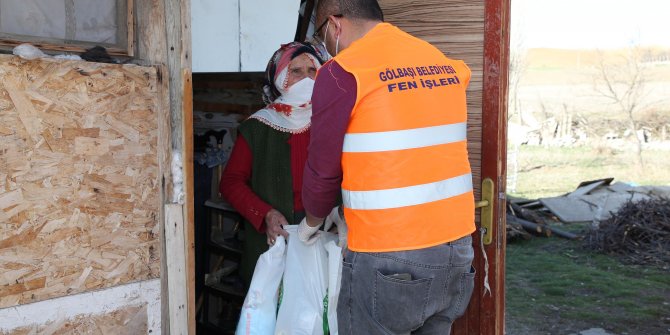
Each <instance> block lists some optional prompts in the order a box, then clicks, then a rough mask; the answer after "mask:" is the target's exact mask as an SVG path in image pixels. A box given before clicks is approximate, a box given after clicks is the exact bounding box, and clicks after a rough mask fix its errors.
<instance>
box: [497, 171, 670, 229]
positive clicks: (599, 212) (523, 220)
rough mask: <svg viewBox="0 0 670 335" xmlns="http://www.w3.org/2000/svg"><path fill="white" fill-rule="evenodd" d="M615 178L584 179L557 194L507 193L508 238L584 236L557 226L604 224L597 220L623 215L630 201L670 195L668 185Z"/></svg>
mask: <svg viewBox="0 0 670 335" xmlns="http://www.w3.org/2000/svg"><path fill="white" fill-rule="evenodd" d="M613 180H614V178H605V179H598V180H592V181H585V182H582V183H580V184H579V185H578V186H577V188H576V189H575V190H574V191H572V192H570V193H567V194H564V195H561V196H557V197H546V198H539V199H535V200H528V199H519V198H514V197H511V196H508V198H507V241H508V242H510V241H514V240H517V239H529V238H531V237H532V236H552V235H555V236H559V237H564V238H569V239H576V238H581V236H579V235H577V234H574V233H571V232H568V231H565V230H564V229H560V228H557V226H559V227H560V226H561V225H563V224H571V223H590V224H591V225H592V226H593V227H603V225H599V224H598V223H601V222H606V221H608V220H610V219H611V218H618V217H620V216H621V215H620V214H617V212H618V211H619V210H620V209H621V208H622V207H623V206H624V205H626V204H628V203H639V202H640V201H647V200H650V199H659V198H670V187H668V186H633V185H629V184H626V183H621V182H616V183H612V182H613Z"/></svg>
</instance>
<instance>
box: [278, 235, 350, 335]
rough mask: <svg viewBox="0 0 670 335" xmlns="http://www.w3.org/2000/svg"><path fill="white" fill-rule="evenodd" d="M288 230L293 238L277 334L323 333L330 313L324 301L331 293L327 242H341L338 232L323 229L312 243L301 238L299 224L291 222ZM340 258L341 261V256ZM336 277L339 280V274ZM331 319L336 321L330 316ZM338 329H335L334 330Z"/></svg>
mask: <svg viewBox="0 0 670 335" xmlns="http://www.w3.org/2000/svg"><path fill="white" fill-rule="evenodd" d="M286 230H287V231H288V232H289V238H288V247H287V250H286V267H285V269H284V279H283V288H284V292H283V295H282V301H281V304H280V306H279V314H278V315H277V326H276V329H275V334H277V335H323V334H324V319H323V315H324V313H326V314H330V313H328V311H327V310H324V301H327V300H325V299H326V296H327V295H330V294H327V290H328V286H329V285H328V283H329V262H328V256H329V254H328V252H327V251H326V247H325V246H326V245H327V244H328V243H332V244H333V245H335V246H337V236H336V235H334V234H331V233H326V232H323V231H320V232H318V234H320V236H319V238H318V239H317V241H316V242H315V243H314V244H312V245H306V244H305V243H303V242H301V241H300V240H299V239H298V238H297V227H296V226H289V227H287V228H286ZM340 255H341V252H340ZM337 258H338V259H339V261H340V262H341V256H339V257H337ZM335 281H337V282H338V283H339V278H337V279H336V280H335ZM337 293H339V290H338V292H337ZM328 299H331V298H330V297H328ZM329 305H330V304H329ZM334 307H337V305H336V304H335V306H334ZM329 318H330V316H329ZM334 319H335V320H334V322H337V318H336V317H334ZM328 323H329V324H330V323H332V322H331V321H330V320H329V322H328ZM336 333H337V332H335V333H333V332H332V331H331V334H336Z"/></svg>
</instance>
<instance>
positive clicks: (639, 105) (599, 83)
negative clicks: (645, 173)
mask: <svg viewBox="0 0 670 335" xmlns="http://www.w3.org/2000/svg"><path fill="white" fill-rule="evenodd" d="M641 56H642V55H641V52H640V50H639V49H638V48H635V47H634V48H630V49H629V50H626V53H625V54H624V55H622V56H620V57H615V58H608V59H606V58H605V57H604V55H603V53H601V54H600V57H599V61H598V63H597V65H596V71H597V73H596V75H595V76H594V89H595V91H596V93H597V94H598V95H599V96H601V97H603V98H605V99H606V100H608V101H609V102H610V103H611V104H612V105H614V106H616V108H617V109H618V111H619V112H621V113H623V114H624V115H626V117H627V118H628V125H629V127H630V128H631V131H632V134H633V136H634V138H635V141H636V154H637V164H638V167H639V168H640V170H643V169H644V161H643V159H642V142H643V139H642V138H640V136H639V135H638V130H639V129H640V126H639V123H638V122H637V121H636V119H635V117H636V114H637V113H638V112H639V111H642V110H644V109H646V108H648V107H649V106H650V104H651V102H650V101H649V92H648V91H647V89H646V87H645V84H646V83H647V82H648V81H649V74H648V73H647V71H646V70H645V67H644V64H643V63H642V57H641Z"/></svg>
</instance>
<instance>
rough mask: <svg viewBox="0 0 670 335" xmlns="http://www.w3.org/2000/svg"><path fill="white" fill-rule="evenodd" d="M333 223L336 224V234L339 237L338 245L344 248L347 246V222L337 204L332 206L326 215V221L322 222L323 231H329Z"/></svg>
mask: <svg viewBox="0 0 670 335" xmlns="http://www.w3.org/2000/svg"><path fill="white" fill-rule="evenodd" d="M333 225H335V226H337V235H338V238H339V242H338V243H337V244H338V246H340V247H341V248H345V247H346V246H347V232H348V229H347V222H346V221H345V220H344V215H343V213H342V207H341V206H338V207H335V208H333V210H332V211H330V214H328V216H327V217H326V222H325V223H324V229H323V230H325V231H330V230H331V229H332V227H333Z"/></svg>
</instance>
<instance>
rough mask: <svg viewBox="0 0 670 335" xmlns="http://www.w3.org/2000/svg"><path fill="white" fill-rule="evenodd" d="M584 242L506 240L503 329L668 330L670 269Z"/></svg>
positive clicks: (514, 333) (559, 331) (515, 333)
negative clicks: (632, 261)
mask: <svg viewBox="0 0 670 335" xmlns="http://www.w3.org/2000/svg"><path fill="white" fill-rule="evenodd" d="M574 229H575V227H573V230H574ZM582 243H583V242H582V241H569V240H565V239H560V238H557V237H550V238H539V237H537V238H533V239H531V240H529V241H521V242H514V243H510V244H508V245H507V257H506V291H507V292H506V327H507V334H511V335H520V334H571V333H577V332H579V331H581V330H585V329H589V328H604V329H606V330H608V331H610V332H613V333H615V334H645V335H646V334H668V333H670V270H669V269H662V268H653V267H645V266H639V265H637V266H636V265H625V264H622V263H621V262H619V261H618V260H616V259H615V258H613V257H610V256H607V255H602V254H597V253H594V252H591V251H588V250H586V249H584V248H582Z"/></svg>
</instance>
